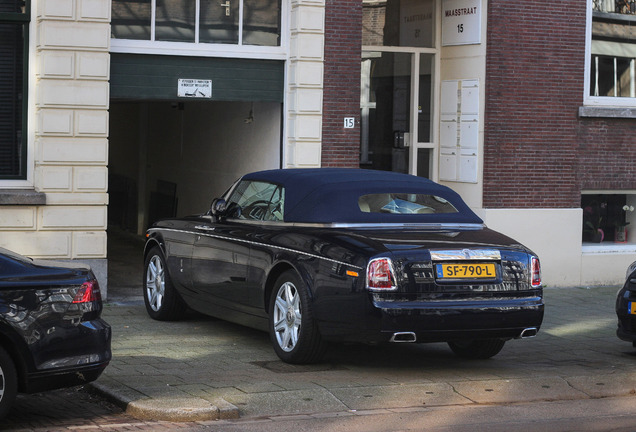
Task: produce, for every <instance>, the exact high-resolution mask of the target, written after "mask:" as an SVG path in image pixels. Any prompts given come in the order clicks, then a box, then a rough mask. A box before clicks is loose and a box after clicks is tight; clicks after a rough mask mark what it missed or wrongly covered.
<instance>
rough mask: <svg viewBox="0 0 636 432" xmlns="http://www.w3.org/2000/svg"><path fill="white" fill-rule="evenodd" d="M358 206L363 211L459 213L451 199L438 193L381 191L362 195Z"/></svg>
mask: <svg viewBox="0 0 636 432" xmlns="http://www.w3.org/2000/svg"><path fill="white" fill-rule="evenodd" d="M358 206H359V207H360V211H361V212H363V213H393V214H427V213H428V214H442V213H457V209H456V208H455V206H454V205H452V204H451V203H450V202H449V201H447V200H445V199H444V198H441V197H438V196H436V195H427V194H410V193H379V194H369V195H362V196H361V197H360V198H359V199H358Z"/></svg>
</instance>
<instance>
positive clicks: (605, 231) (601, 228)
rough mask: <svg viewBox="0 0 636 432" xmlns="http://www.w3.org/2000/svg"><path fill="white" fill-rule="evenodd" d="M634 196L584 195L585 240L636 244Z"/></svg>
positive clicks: (587, 241) (582, 200) (635, 202)
mask: <svg viewBox="0 0 636 432" xmlns="http://www.w3.org/2000/svg"><path fill="white" fill-rule="evenodd" d="M635 207H636V195H626V194H584V195H581V208H582V209H583V242H584V243H626V242H629V243H636V211H635Z"/></svg>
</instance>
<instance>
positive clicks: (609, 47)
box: [588, 0, 636, 98]
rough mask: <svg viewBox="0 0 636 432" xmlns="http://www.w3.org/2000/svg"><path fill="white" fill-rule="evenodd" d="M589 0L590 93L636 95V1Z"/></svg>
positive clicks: (623, 96) (611, 96) (614, 96)
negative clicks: (590, 11) (590, 15)
mask: <svg viewBox="0 0 636 432" xmlns="http://www.w3.org/2000/svg"><path fill="white" fill-rule="evenodd" d="M589 1H591V2H592V35H591V38H592V40H591V50H590V52H591V58H590V66H589V67H590V74H589V77H590V82H589V93H588V94H589V96H591V97H609V98H636V25H635V24H636V1H627V0H589Z"/></svg>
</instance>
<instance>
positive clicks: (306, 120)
mask: <svg viewBox="0 0 636 432" xmlns="http://www.w3.org/2000/svg"><path fill="white" fill-rule="evenodd" d="M324 33H325V2H324V1H303V0H298V1H292V2H291V23H290V48H289V50H290V54H289V62H288V69H287V95H286V97H287V103H286V106H287V118H286V122H287V123H286V128H285V130H286V140H285V156H284V166H285V168H293V167H295V168H308V167H320V157H321V140H322V88H323V70H324V67H323V62H324V40H325V37H324Z"/></svg>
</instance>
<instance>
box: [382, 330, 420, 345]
mask: <svg viewBox="0 0 636 432" xmlns="http://www.w3.org/2000/svg"><path fill="white" fill-rule="evenodd" d="M416 340H417V336H415V333H413V332H395V333H393V336H391V339H389V342H396V343H410V342H415V341H416Z"/></svg>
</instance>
